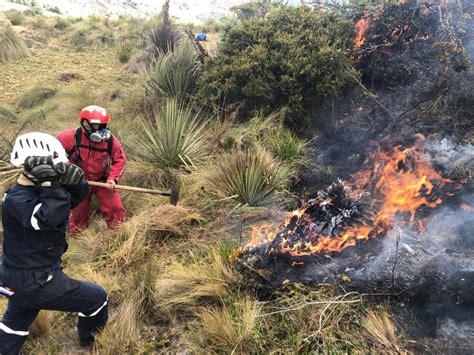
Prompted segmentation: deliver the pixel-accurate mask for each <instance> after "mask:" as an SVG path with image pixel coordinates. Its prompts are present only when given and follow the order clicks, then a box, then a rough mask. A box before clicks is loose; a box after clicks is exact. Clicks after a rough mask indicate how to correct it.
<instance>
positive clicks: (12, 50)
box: [0, 27, 29, 63]
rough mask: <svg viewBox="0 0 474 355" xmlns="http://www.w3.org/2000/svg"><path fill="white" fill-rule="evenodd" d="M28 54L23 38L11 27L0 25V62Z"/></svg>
mask: <svg viewBox="0 0 474 355" xmlns="http://www.w3.org/2000/svg"><path fill="white" fill-rule="evenodd" d="M28 55H29V50H28V48H27V47H26V45H25V43H24V42H23V40H22V39H21V38H20V37H18V35H17V34H16V33H15V31H13V30H12V28H11V27H0V62H1V63H10V62H13V61H15V60H18V59H20V58H23V57H26V56H28Z"/></svg>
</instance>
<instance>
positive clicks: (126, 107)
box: [0, 14, 403, 354]
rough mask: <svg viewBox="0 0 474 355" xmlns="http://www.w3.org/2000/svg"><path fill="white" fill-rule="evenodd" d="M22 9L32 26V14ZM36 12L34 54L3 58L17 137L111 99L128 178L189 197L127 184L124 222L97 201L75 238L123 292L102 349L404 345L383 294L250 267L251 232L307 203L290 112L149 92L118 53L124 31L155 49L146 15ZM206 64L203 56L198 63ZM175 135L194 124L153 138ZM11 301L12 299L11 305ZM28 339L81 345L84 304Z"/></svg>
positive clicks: (114, 300)
mask: <svg viewBox="0 0 474 355" xmlns="http://www.w3.org/2000/svg"><path fill="white" fill-rule="evenodd" d="M13 16H17V17H19V19H17V20H18V22H19V25H20V26H27V22H28V21H29V20H27V19H23V18H22V17H21V16H20V15H17V14H13V15H12V14H9V17H10V19H12V17H13ZM30 20H31V19H30ZM33 20H34V21H33V22H41V23H42V25H41V26H37V27H36V28H33V27H31V29H29V30H28V31H27V32H24V33H23V38H24V40H25V41H26V40H27V39H28V38H27V37H28V36H31V35H35V38H36V39H35V44H34V45H32V46H31V48H30V55H29V56H27V57H24V58H21V59H18V60H15V61H13V62H10V63H3V64H0V85H1V87H2V88H3V90H2V91H1V92H0V106H1V107H2V109H3V110H4V111H0V118H1V119H2V125H3V127H5V129H7V128H8V129H9V131H8V132H10V133H8V132H7V133H8V134H9V138H10V139H13V138H14V136H13V135H12V134H13V133H12V132H16V129H17V128H18V127H21V126H23V127H24V128H23V131H31V130H36V129H38V130H42V131H46V132H50V133H54V134H55V133H58V132H59V131H60V130H62V129H65V128H69V127H76V126H77V120H78V117H77V115H78V112H79V110H80V109H81V108H82V107H84V106H86V105H89V104H93V103H96V104H100V105H103V106H104V107H106V108H107V109H108V110H109V111H110V113H111V116H112V124H111V129H112V130H113V132H114V133H115V134H116V135H117V136H119V138H120V139H121V140H122V141H123V142H124V144H125V147H126V152H127V155H128V158H129V162H128V166H127V170H126V174H125V178H124V181H123V182H124V183H126V184H130V185H135V186H145V187H149V188H156V189H160V190H168V189H170V188H174V187H176V185H179V186H180V198H179V203H178V205H177V206H172V205H170V204H169V203H168V202H169V200H167V199H166V198H164V197H156V196H153V195H144V194H136V193H130V192H127V193H122V194H121V195H122V198H123V201H124V204H125V208H126V210H127V220H126V222H125V223H124V224H123V225H122V226H121V227H120V228H118V229H117V230H114V231H108V230H107V229H106V226H105V223H104V221H103V219H102V218H101V216H100V213H99V212H98V210H95V211H94V213H93V216H92V222H91V225H90V226H89V228H88V229H87V230H85V231H84V232H83V233H81V234H80V235H78V236H76V237H70V238H69V244H70V246H69V249H68V251H67V253H66V255H65V257H64V268H65V271H66V273H68V274H69V275H71V276H72V277H75V278H78V279H83V280H88V281H92V282H96V283H98V284H100V285H101V286H103V287H104V288H105V289H106V290H107V291H108V292H109V294H110V321H109V323H108V325H107V327H106V329H105V331H104V332H103V333H102V334H101V335H100V336H99V337H98V339H97V343H96V347H95V348H94V353H101V354H102V353H106V354H121V353H133V354H137V353H151V352H154V351H158V352H178V351H179V352H187V351H189V352H196V353H203V352H206V353H207V352H210V353H242V354H244V353H268V352H278V353H280V352H281V353H299V352H310V351H313V352H324V353H327V352H338V353H342V352H344V353H346V352H399V351H400V348H401V346H402V345H403V342H401V343H402V345H400V341H399V340H398V337H399V333H398V331H397V329H396V327H395V325H394V322H393V320H392V318H391V316H390V314H389V313H388V311H387V307H386V306H385V305H383V304H382V305H377V304H374V303H369V302H368V301H367V300H366V299H365V297H364V296H362V295H359V294H355V293H345V292H342V291H340V290H336V289H334V288H333V287H331V286H329V285H321V286H320V287H318V288H310V287H306V286H303V285H282V289H281V290H280V291H278V292H276V293H275V294H272V295H270V296H267V297H263V296H262V295H260V294H258V292H257V291H256V290H255V289H254V288H252V287H251V286H250V285H249V284H248V282H247V280H245V279H244V278H243V276H242V274H241V273H240V272H239V271H238V268H237V264H236V255H237V254H238V250H239V249H238V248H239V246H240V245H239V243H243V242H244V241H245V240H246V239H247V238H248V235H249V231H250V229H251V227H252V225H254V224H256V223H257V222H258V221H266V220H269V219H271V218H280V217H282V216H283V215H284V214H285V212H284V211H285V210H288V209H291V208H292V207H295V206H296V200H295V198H294V197H293V193H292V192H291V188H292V186H293V184H294V182H295V181H296V180H297V179H298V176H299V175H300V174H301V170H302V169H303V167H305V166H306V167H307V166H308V164H309V162H308V159H307V156H306V154H307V144H306V142H304V141H302V140H300V139H299V138H297V137H296V136H295V135H294V134H293V133H292V132H291V131H289V130H288V129H287V128H285V126H284V125H283V123H282V121H283V118H282V112H281V111H280V112H276V113H273V114H270V115H266V116H262V115H258V114H256V115H255V116H254V117H253V118H252V119H250V120H248V121H246V122H239V119H238V110H237V109H235V110H234V111H232V110H230V109H228V110H222V111H216V110H202V109H201V108H200V107H199V106H198V105H196V104H195V103H193V102H192V100H188V97H190V96H191V93H188V94H189V95H186V97H185V98H184V99H183V98H182V97H179V98H177V97H173V95H172V94H171V93H169V92H167V91H166V90H164V89H163V90H161V91H159V90H157V91H156V92H155V91H146V88H147V87H150V85H149V80H150V79H149V77H148V74H147V73H141V74H137V73H133V72H131V71H130V70H129V69H128V67H127V64H124V63H121V61H120V60H119V55H118V51H119V50H120V48H122V47H121V43H127V44H129V45H130V47H131V52H133V55H132V56H140V55H146V49H145V50H144V48H146V45H143V43H142V42H141V39H143V38H141V37H140V36H139V35H140V33H142V32H143V27H141V25H140V24H137V23H136V22H135V21H133V20H128V22H127V20H121V22H119V23H110V22H107V21H104V20H100V19H90V20H79V19H76V20H71V19H64V21H66V22H67V26H66V25H65V27H64V28H62V29H58V28H57V27H58V26H57V23H58V20H57V19H54V20H51V19H44V18H41V17H38V18H36V19H33ZM55 26H56V28H55ZM59 27H63V26H62V25H61V26H59ZM28 28H30V27H28ZM78 31H83V32H81V33H83V35H78V33H79V32H78ZM99 32H100V33H99ZM109 32H110V33H109ZM21 33H22V32H21V31H20V34H21ZM26 33H27V34H28V35H27V34H26ZM98 33H99V34H104V33H106V34H107V36H109V35H110V36H112V37H113V38H114V39H115V45H110V46H109V45H108V44H106V42H107V39H106V38H105V37H101V38H102V39H100V43H101V45H100V46H99V47H100V48H95V47H96V45H95V44H97V43H98V42H94V41H95V40H96V39H97V37H94V40H92V42H88V41H89V39H90V38H89V37H88V36H91V35H94V36H96V35H97V34H98ZM78 36H79V37H78ZM81 36H82V37H84V38H86V39H85V40H84V42H82V39H81V38H82V37H81ZM137 36H138V37H137ZM218 37H219V34H217V33H215V34H212V35H211V41H210V42H211V44H206V46H211V49H212V47H214V45H215V43H216V42H217V38H218ZM107 38H108V37H107ZM36 42H37V43H36ZM78 43H79V44H78ZM94 43H95V44H94ZM76 44H77V45H76ZM208 49H209V48H208ZM162 55H165V54H162ZM176 62H178V63H180V62H179V61H178V60H177V61H176ZM193 65H196V67H197V68H199V65H200V64H199V63H194V62H193V63H191V68H190V69H189V70H194V67H192V66H193ZM174 69H175V68H174V67H164V68H163V69H162V70H170V71H172V70H174ZM60 78H62V79H60ZM167 78H168V76H167ZM160 80H161V79H160ZM186 87H187V88H188V87H189V88H192V87H193V86H192V85H190V86H186ZM189 90H191V89H189ZM2 112H3V113H2ZM144 122H145V123H144ZM178 128H179V130H178ZM178 131H179V132H178ZM4 132H5V131H4ZM176 132H178V133H179V134H182V136H176ZM165 136H166V137H172V139H174V141H173V142H179V141H180V140H182V138H183V137H185V138H186V142H187V144H188V145H179V144H177V145H176V146H179V147H178V148H179V150H178V151H171V150H172V149H169V150H160V151H159V152H160V153H159V154H157V153H156V152H157V151H158V150H157V148H156V147H155V146H153V142H154V139H156V140H158V141H159V140H160V139H163V137H165ZM176 146H173V147H172V148H173V149H175V148H176ZM155 148H156V149H155ZM163 156H166V157H167V159H164V158H163ZM11 181H12V180H10V182H11ZM275 216H276V217H275ZM5 306H6V301H5V299H0V313H2V312H3V310H4V308H5ZM24 350H25V352H26V353H29V354H37V353H69V352H75V351H79V350H80V349H79V346H78V342H77V340H76V331H75V315H71V314H65V313H60V312H44V311H43V312H42V313H41V315H40V316H39V317H38V319H37V320H36V322H35V325H34V327H33V330H32V336H31V337H30V338H29V340H28V341H27V343H26V345H25V349H24Z"/></svg>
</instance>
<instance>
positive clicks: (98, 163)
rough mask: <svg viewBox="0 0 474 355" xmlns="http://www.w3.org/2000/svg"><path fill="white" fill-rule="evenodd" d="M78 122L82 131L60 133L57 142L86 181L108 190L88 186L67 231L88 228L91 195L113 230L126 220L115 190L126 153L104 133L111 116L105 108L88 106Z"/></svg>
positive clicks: (79, 129) (116, 140) (122, 169)
mask: <svg viewBox="0 0 474 355" xmlns="http://www.w3.org/2000/svg"><path fill="white" fill-rule="evenodd" d="M79 118H80V123H81V127H78V128H77V129H69V130H66V131H63V132H61V133H60V134H59V135H58V136H57V138H58V140H59V141H60V142H61V144H62V145H63V147H64V149H65V150H66V152H67V153H68V157H69V161H70V162H71V163H73V164H76V165H78V166H79V167H81V168H82V170H84V174H85V178H86V179H87V180H89V181H101V182H106V183H107V184H108V186H109V187H108V188H104V187H96V186H91V191H90V193H89V195H88V196H87V197H86V198H85V199H84V200H83V201H82V202H81V203H80V204H79V205H77V207H76V208H74V209H73V210H72V211H71V222H70V224H71V225H70V231H71V233H77V232H79V231H81V230H83V229H84V228H86V227H87V225H88V223H89V210H90V205H91V198H92V195H95V196H96V198H97V199H98V201H99V205H100V210H101V212H102V214H103V215H104V217H105V221H106V222H107V227H108V228H109V229H113V228H114V227H116V226H117V225H119V224H120V223H122V222H123V220H124V218H125V209H124V208H123V205H122V201H121V200H120V195H119V193H118V192H117V190H116V189H115V185H116V184H117V183H118V181H119V180H120V178H121V177H122V175H123V172H124V168H125V163H126V156H125V152H124V150H123V148H122V145H121V144H120V142H119V141H118V139H117V138H116V137H114V136H113V135H112V134H111V132H110V131H109V130H108V129H107V124H108V123H109V122H110V116H109V114H108V112H107V111H106V110H105V109H104V108H102V107H100V106H95V105H91V106H87V107H85V108H83V109H82V110H81V113H80V116H79Z"/></svg>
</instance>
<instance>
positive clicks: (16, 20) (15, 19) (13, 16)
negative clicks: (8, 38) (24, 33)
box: [4, 10, 26, 26]
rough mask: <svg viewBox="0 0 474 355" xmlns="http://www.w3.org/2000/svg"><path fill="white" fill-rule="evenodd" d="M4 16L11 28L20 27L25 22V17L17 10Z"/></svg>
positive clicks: (9, 11) (10, 11) (7, 12)
mask: <svg viewBox="0 0 474 355" xmlns="http://www.w3.org/2000/svg"><path fill="white" fill-rule="evenodd" d="M4 14H5V16H6V18H7V19H8V20H10V22H11V24H12V25H13V26H21V25H22V24H23V23H24V22H25V20H26V16H25V15H24V14H23V13H22V12H20V11H17V10H8V11H5V12H4Z"/></svg>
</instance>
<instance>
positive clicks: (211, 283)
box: [156, 243, 238, 316]
mask: <svg viewBox="0 0 474 355" xmlns="http://www.w3.org/2000/svg"><path fill="white" fill-rule="evenodd" d="M230 252H231V249H229V246H228V245H226V244H223V243H218V244H217V245H216V246H214V247H208V248H206V249H205V250H204V251H203V252H199V251H190V252H189V253H188V254H187V255H186V257H185V258H183V260H181V261H174V262H172V263H171V264H170V265H169V266H168V267H167V269H166V270H165V271H164V272H163V273H162V274H161V275H160V276H159V277H158V279H157V282H156V302H157V304H158V307H159V308H160V309H162V310H163V311H164V312H165V313H167V314H168V315H174V316H177V315H180V316H189V315H196V314H197V312H198V311H199V308H201V307H203V306H205V305H208V304H222V303H223V301H224V298H225V295H226V293H227V292H228V291H229V290H230V289H231V288H232V287H234V286H235V285H236V283H237V282H238V275H237V274H236V273H235V272H234V271H233V270H232V268H231V266H230V264H229V255H230Z"/></svg>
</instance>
